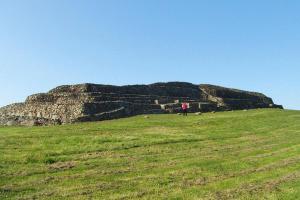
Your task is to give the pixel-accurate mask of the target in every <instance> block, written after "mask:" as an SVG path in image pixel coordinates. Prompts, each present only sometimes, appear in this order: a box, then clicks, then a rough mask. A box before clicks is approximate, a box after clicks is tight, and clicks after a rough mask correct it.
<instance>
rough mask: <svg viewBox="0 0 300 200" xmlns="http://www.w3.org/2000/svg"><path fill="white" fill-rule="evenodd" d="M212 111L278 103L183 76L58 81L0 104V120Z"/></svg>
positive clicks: (52, 121)
mask: <svg viewBox="0 0 300 200" xmlns="http://www.w3.org/2000/svg"><path fill="white" fill-rule="evenodd" d="M180 102H186V103H187V104H188V105H189V109H188V112H192V113H200V112H212V111H213V112H215V111H227V110H244V109H247V110H248V109H254V108H281V109H282V108H283V107H282V106H281V105H276V104H274V102H273V101H272V99H271V98H269V97H267V96H265V95H263V94H261V93H257V92H248V91H242V90H236V89H230V88H224V87H220V86H214V85H195V84H191V83H185V82H168V83H154V84H150V85H126V86H113V85H99V84H90V83H87V84H78V85H63V86H59V87H56V88H54V89H52V90H50V91H49V92H47V93H39V94H34V95H31V96H29V97H27V99H26V101H25V102H24V103H16V104H11V105H8V106H4V107H2V108H0V125H56V124H66V123H74V122H84V121H99V120H107V119H117V118H122V117H128V116H134V115H140V114H163V113H180V112H181V103H180Z"/></svg>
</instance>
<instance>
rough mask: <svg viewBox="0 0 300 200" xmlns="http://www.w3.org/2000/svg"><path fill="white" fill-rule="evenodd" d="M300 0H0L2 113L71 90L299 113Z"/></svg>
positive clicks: (0, 98)
mask: <svg viewBox="0 0 300 200" xmlns="http://www.w3.org/2000/svg"><path fill="white" fill-rule="evenodd" d="M299 10H300V1H297V0H294V1H293V0H281V1H279V0H251V1H250V0H245V1H241V0H226V1H224V0H195V1H193V0H187V1H183V0H180V1H179V0H178V1H176V0H107V1H101V0H80V1H79V0H69V1H66V0H42V1H41V0H26V1H24V0H19V1H16V0H0V85H1V87H0V106H3V105H6V104H9V103H13V102H20V101H24V99H25V98H26V96H28V95H30V94H33V93H38V92H46V91H48V90H49V89H51V88H53V87H55V86H58V85H62V84H74V83H84V82H91V83H105V84H116V85H124V84H147V83H153V82H158V81H159V82H161V81H187V82H192V83H197V84H198V83H211V84H217V85H222V86H227V87H234V88H239V89H245V90H252V91H259V92H263V93H265V94H266V95H268V96H271V97H272V98H273V99H274V101H275V102H276V103H278V104H283V105H284V106H285V107H286V108H290V109H300V97H299V92H300V89H299V86H300V78H299V77H300V55H299V52H300V12H299Z"/></svg>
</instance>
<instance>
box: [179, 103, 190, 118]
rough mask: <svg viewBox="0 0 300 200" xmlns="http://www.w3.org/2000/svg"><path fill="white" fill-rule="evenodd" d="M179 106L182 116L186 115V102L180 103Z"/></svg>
mask: <svg viewBox="0 0 300 200" xmlns="http://www.w3.org/2000/svg"><path fill="white" fill-rule="evenodd" d="M181 108H182V112H183V115H184V116H187V109H188V105H187V103H185V102H183V103H182V104H181Z"/></svg>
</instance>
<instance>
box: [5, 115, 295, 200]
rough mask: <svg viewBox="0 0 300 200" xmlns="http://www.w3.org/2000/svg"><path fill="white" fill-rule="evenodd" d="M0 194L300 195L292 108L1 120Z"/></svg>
mask: <svg viewBox="0 0 300 200" xmlns="http://www.w3.org/2000/svg"><path fill="white" fill-rule="evenodd" d="M0 199H300V111H283V110H272V109H260V110H251V111H234V112H221V113H207V114H203V115H200V116H196V115H192V114H191V115H189V116H188V117H184V116H179V115H149V118H145V117H144V116H136V117H131V118H126V119H119V120H113V121H104V122H92V123H81V124H73V125H63V126H51V127H0Z"/></svg>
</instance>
